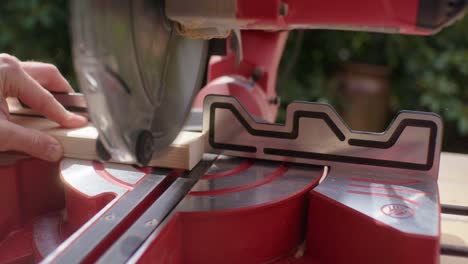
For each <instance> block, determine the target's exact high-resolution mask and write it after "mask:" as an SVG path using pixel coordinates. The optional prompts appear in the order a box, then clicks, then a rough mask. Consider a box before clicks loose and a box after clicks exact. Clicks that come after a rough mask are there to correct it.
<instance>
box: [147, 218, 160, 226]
mask: <svg viewBox="0 0 468 264" xmlns="http://www.w3.org/2000/svg"><path fill="white" fill-rule="evenodd" d="M158 223H159V221H158V220H156V219H151V220H149V221H148V222H146V223H145V226H147V227H153V226H156V225H158Z"/></svg>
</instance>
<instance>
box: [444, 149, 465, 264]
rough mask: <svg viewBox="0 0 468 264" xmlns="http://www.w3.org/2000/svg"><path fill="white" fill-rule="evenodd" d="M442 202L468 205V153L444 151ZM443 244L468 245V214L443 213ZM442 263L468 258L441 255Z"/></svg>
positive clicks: (453, 262) (447, 263)
mask: <svg viewBox="0 0 468 264" xmlns="http://www.w3.org/2000/svg"><path fill="white" fill-rule="evenodd" d="M439 194H440V203H441V204H450V205H460V206H468V155H463V154H455V153H442V157H441V163H440V172H439ZM441 219H442V224H441V232H442V236H441V244H446V245H453V246H464V247H468V216H456V215H448V214H442V217H441ZM440 262H441V264H462V263H465V264H466V263H468V258H459V257H451V256H444V255H442V256H441V261H440Z"/></svg>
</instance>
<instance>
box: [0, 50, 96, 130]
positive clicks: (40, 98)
mask: <svg viewBox="0 0 468 264" xmlns="http://www.w3.org/2000/svg"><path fill="white" fill-rule="evenodd" d="M2 63H3V65H7V66H4V67H3V68H0V70H2V71H3V72H1V73H2V76H3V77H2V78H4V86H5V87H4V88H3V89H4V92H6V94H4V95H3V96H5V97H6V96H13V97H18V98H20V99H21V100H22V101H23V102H24V103H26V104H27V105H29V106H30V107H31V108H33V109H35V110H36V111H38V112H39V113H41V114H43V115H44V116H45V117H47V118H49V119H51V120H53V121H55V122H57V123H59V124H60V125H62V126H65V127H80V126H83V125H85V124H86V123H87V120H86V118H84V117H82V116H79V115H75V114H72V113H70V112H69V111H67V110H66V109H65V108H64V107H63V106H62V105H61V104H60V103H59V102H58V101H57V100H56V99H55V98H54V97H53V96H52V95H51V94H50V92H49V91H47V90H46V89H44V88H43V87H42V86H41V85H40V84H39V83H38V82H37V81H36V80H34V79H33V78H32V77H31V76H30V75H28V74H27V73H26V72H25V71H24V70H23V68H22V67H21V64H20V63H19V62H18V61H15V60H14V59H11V58H8V59H7V60H3V61H0V64H2Z"/></svg>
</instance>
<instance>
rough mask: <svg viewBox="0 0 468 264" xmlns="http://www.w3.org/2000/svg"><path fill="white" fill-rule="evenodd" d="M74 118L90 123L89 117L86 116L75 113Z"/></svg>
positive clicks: (83, 122)
mask: <svg viewBox="0 0 468 264" xmlns="http://www.w3.org/2000/svg"><path fill="white" fill-rule="evenodd" d="M73 118H74V119H75V120H77V121H78V122H80V123H82V124H86V123H88V119H87V118H86V117H84V116H81V115H77V114H73Z"/></svg>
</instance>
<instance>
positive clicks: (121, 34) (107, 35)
mask: <svg viewBox="0 0 468 264" xmlns="http://www.w3.org/2000/svg"><path fill="white" fill-rule="evenodd" d="M72 31H73V40H74V43H73V44H74V45H73V54H74V62H75V68H76V70H77V73H78V77H79V83H80V87H81V89H82V91H83V92H84V94H85V96H86V98H87V100H88V106H89V111H90V117H91V120H92V121H93V123H94V124H95V126H96V128H97V129H98V131H99V133H100V140H101V142H102V145H103V146H104V147H105V148H106V149H107V150H108V151H109V153H110V156H111V157H112V159H113V160H116V161H121V162H128V163H139V164H141V165H144V164H143V163H146V162H147V160H146V161H142V160H141V159H139V158H138V157H139V155H140V156H141V155H142V153H141V152H142V151H144V152H147V151H150V150H151V148H148V147H144V148H143V149H141V148H139V147H138V146H139V145H141V144H137V141H138V138H139V136H141V134H142V133H144V134H145V135H147V134H148V132H150V133H151V134H152V136H153V140H152V142H151V143H152V145H153V146H154V148H153V150H154V151H163V150H164V149H165V148H166V147H167V146H168V145H169V144H170V143H171V142H172V141H173V140H174V139H175V137H176V136H177V135H178V133H179V132H180V130H181V128H182V126H183V124H184V122H185V119H186V117H187V115H188V113H189V112H190V108H191V105H192V101H193V98H194V96H195V94H196V92H197V91H198V90H199V88H200V86H201V82H202V79H203V74H204V69H205V63H206V61H207V41H205V40H201V39H187V38H184V37H183V36H180V35H178V34H177V33H176V30H175V29H174V26H173V24H172V23H171V22H170V21H168V20H167V18H166V16H165V14H164V0H157V1H154V0H134V1H132V0H125V1H124V0H103V1H92V0H75V1H73V2H72ZM145 141H148V140H147V139H145ZM143 154H145V155H146V156H148V153H143ZM149 154H151V153H149ZM145 155H144V156H145ZM149 157H150V158H151V155H149Z"/></svg>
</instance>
